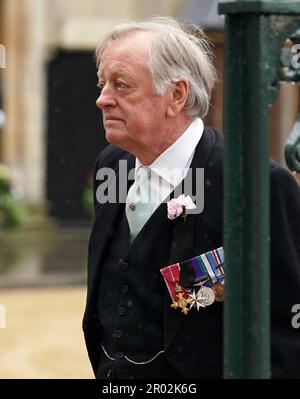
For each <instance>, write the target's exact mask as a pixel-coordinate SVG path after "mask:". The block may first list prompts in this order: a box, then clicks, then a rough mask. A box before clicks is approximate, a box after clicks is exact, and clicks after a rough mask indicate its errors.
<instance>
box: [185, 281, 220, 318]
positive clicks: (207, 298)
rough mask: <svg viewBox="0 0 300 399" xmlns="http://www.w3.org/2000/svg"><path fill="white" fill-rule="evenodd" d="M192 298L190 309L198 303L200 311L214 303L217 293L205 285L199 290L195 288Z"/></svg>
mask: <svg viewBox="0 0 300 399" xmlns="http://www.w3.org/2000/svg"><path fill="white" fill-rule="evenodd" d="M190 299H191V300H192V302H191V307H190V309H191V308H192V307H193V306H195V305H196V307H197V310H198V312H199V309H200V308H206V307H207V306H209V305H211V304H212V303H214V301H215V293H214V291H213V290H212V289H211V288H209V287H205V286H203V287H201V288H200V289H199V290H198V291H197V292H196V291H195V290H193V291H192V293H191V294H190Z"/></svg>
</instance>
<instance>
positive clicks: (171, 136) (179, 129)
mask: <svg viewBox="0 0 300 399" xmlns="http://www.w3.org/2000/svg"><path fill="white" fill-rule="evenodd" d="M192 121H193V118H191V117H185V118H183V119H182V120H181V121H178V123H176V124H174V125H173V126H172V128H169V129H166V130H165V132H164V133H163V134H162V135H161V137H162V140H161V141H160V142H159V143H154V144H153V146H151V147H148V148H147V149H146V150H145V151H141V152H140V153H139V154H134V155H135V156H136V157H137V158H138V159H139V160H140V162H141V163H142V164H143V165H150V164H151V163H152V162H154V161H155V159H156V158H158V157H159V156H160V154H162V153H163V152H164V151H165V150H166V149H167V148H169V147H171V145H172V144H173V143H175V141H176V140H178V138H179V137H180V136H182V134H183V133H184V132H185V131H186V129H187V128H188V127H189V125H190V124H191V122H192Z"/></svg>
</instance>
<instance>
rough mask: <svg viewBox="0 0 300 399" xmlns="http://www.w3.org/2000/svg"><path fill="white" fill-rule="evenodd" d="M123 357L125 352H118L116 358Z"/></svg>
mask: <svg viewBox="0 0 300 399" xmlns="http://www.w3.org/2000/svg"><path fill="white" fill-rule="evenodd" d="M123 357H124V353H123V352H117V353H116V358H117V359H123Z"/></svg>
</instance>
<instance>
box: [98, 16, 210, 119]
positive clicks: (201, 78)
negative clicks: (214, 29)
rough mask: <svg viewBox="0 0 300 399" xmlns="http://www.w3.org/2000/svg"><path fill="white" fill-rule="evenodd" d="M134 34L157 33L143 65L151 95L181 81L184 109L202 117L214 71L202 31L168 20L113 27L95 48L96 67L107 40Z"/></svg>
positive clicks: (161, 18) (207, 44)
mask: <svg viewBox="0 0 300 399" xmlns="http://www.w3.org/2000/svg"><path fill="white" fill-rule="evenodd" d="M134 31H149V32H155V33H156V32H157V33H158V34H157V35H156V36H155V37H154V39H153V41H152V42H151V44H152V45H151V49H150V56H149V61H148V63H147V67H148V70H149V73H150V76H151V79H152V86H153V92H154V94H156V95H163V94H164V93H165V92H166V90H167V89H168V88H169V87H170V86H171V85H172V84H174V83H175V82H177V81H178V80H179V79H180V78H181V79H182V78H185V79H187V80H188V82H189V93H188V97H187V100H186V104H185V109H186V111H187V113H188V115H190V116H192V117H195V116H200V117H204V116H205V115H206V114H207V111H208V108H209V102H210V97H211V91H212V89H213V86H214V83H215V80H216V71H215V68H214V66H213V62H212V51H211V45H210V43H209V42H208V41H207V39H206V37H205V35H204V32H203V30H202V29H200V28H199V27H197V26H194V25H185V24H182V23H180V22H178V21H177V20H175V19H173V18H170V17H153V18H150V19H149V20H147V21H142V22H128V23H122V24H120V25H117V26H115V27H114V28H113V29H112V30H111V31H110V32H109V33H108V34H107V36H106V37H105V38H104V40H103V41H102V43H100V45H99V46H98V48H97V50H96V62H97V66H98V67H99V64H100V60H101V55H102V53H103V51H104V50H105V48H106V47H107V46H108V45H109V43H110V42H111V41H113V40H115V39H117V38H119V37H120V36H122V35H124V34H126V33H128V32H134Z"/></svg>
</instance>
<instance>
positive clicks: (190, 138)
mask: <svg viewBox="0 0 300 399" xmlns="http://www.w3.org/2000/svg"><path fill="white" fill-rule="evenodd" d="M96 57H97V65H98V77H99V83H98V86H99V89H100V96H99V98H98V99H97V106H98V107H99V108H100V109H101V110H102V115H103V123H104V127H105V131H106V139H107V141H108V142H109V143H110V145H109V146H108V147H107V148H106V149H105V150H104V151H103V152H102V153H101V154H100V155H99V157H98V159H97V163H96V167H95V187H94V189H95V211H96V217H95V222H94V225H93V229H92V233H91V237H90V244H89V260H88V267H89V270H88V296H87V305H86V311H85V316H84V321H83V328H84V333H85V339H86V345H87V349H88V353H89V357H90V360H91V363H92V367H93V370H94V373H95V375H96V377H97V378H221V377H222V363H223V354H222V340H223V331H222V328H223V326H222V311H223V303H222V300H223V287H224V286H223V283H224V279H223V278H224V269H225V267H226V266H224V265H223V263H222V262H223V261H222V243H223V242H222V230H223V225H222V224H223V215H222V202H223V198H222V181H223V179H222V156H223V138H222V135H221V134H220V133H218V132H217V131H216V130H214V129H212V128H208V127H204V125H203V122H202V120H201V118H203V117H204V116H205V114H206V113H207V110H208V107H209V100H210V95H211V90H212V88H213V85H214V81H215V70H214V67H213V65H212V61H211V53H210V49H209V45H208V43H207V41H206V40H205V38H204V36H203V33H202V31H200V30H199V29H196V28H193V29H191V28H188V27H184V26H182V25H180V24H179V23H177V22H176V21H175V20H173V19H170V18H154V19H151V20H149V21H146V22H139V23H128V24H122V25H120V26H117V27H116V28H114V29H113V30H112V31H111V32H110V33H109V34H108V36H107V37H106V38H105V40H104V41H103V42H102V43H101V44H100V46H99V47H98V49H97V51H96ZM125 167H126V169H127V170H128V171H130V170H131V169H134V183H133V184H132V185H131V186H130V183H132V181H131V179H130V177H129V175H127V174H125V175H124V170H123V169H124V168H125ZM104 168H105V169H104ZM103 170H105V171H113V172H114V174H113V177H112V176H110V177H109V178H107V179H106V180H105V179H104V178H103V176H104V175H103V173H102V172H103ZM174 170H177V171H178V170H179V171H180V172H181V173H174ZM188 170H189V171H192V172H194V171H196V170H204V182H203V180H201V179H200V178H199V176H198V175H197V174H196V178H195V173H194V174H193V175H192V179H191V180H189V182H192V187H189V191H187V192H186V191H183V192H182V194H184V195H179V196H178V195H176V193H177V191H176V189H177V188H178V187H180V186H181V187H182V186H183V183H184V182H186V181H187V180H188V175H189V173H188ZM108 175H109V173H108ZM124 176H125V178H124ZM151 176H152V177H153V176H154V177H156V178H153V179H152V178H151ZM197 176H198V177H197ZM271 181H272V187H271V190H272V192H271V196H272V218H273V219H274V223H273V224H272V236H271V239H272V242H271V245H272V255H271V260H272V292H273V294H274V295H273V296H272V372H273V376H274V377H290V376H299V375H300V371H299V358H300V339H299V338H298V336H297V331H296V330H295V329H293V328H292V326H291V306H292V305H293V304H295V303H297V302H299V300H300V233H299V227H298V226H297V224H296V223H294V222H293V220H298V221H299V220H300V193H299V191H300V190H299V188H298V187H297V185H296V184H295V182H294V180H293V178H292V177H291V176H290V175H289V173H288V172H286V171H285V170H283V169H282V168H280V167H279V166H277V165H275V164H272V165H271ZM127 182H128V186H130V188H129V190H128V189H127ZM103 184H104V186H105V187H106V190H104V189H103ZM124 185H125V187H126V190H125V191H126V192H125V196H124V195H122V192H121V191H122V190H123V191H124ZM190 185H191V184H187V186H190ZM198 186H200V188H201V190H202V192H204V208H203V207H202V206H201V203H198V204H196V205H197V208H198V210H197V209H196V210H195V209H194V210H193V211H191V212H193V213H191V214H187V209H189V208H190V209H192V208H195V206H196V205H195V204H194V202H193V200H192V199H193V193H194V192H195V191H197V190H198V189H199V187H198ZM107 192H110V193H111V192H114V193H115V194H116V196H115V195H112V196H111V197H110V200H107V201H106V202H105V201H104V200H103V198H108V197H107ZM149 193H150V195H149ZM123 194H124V193H123ZM114 198H116V200H114ZM122 198H123V199H124V200H122ZM167 199H169V200H170V201H167ZM167 202H168V203H167ZM200 202H201V201H200ZM290 204H293V209H290V208H289V206H288V205H290ZM202 208H203V209H202ZM180 214H181V215H180ZM182 216H184V217H182ZM289 219H291V220H289ZM203 254H206V255H205V256H204V257H203V256H202V257H201V259H202V260H201V262H200V261H199V259H200V257H197V258H195V256H198V255H203ZM193 259H194V260H193ZM195 259H196V260H197V259H198V260H197V262H198V261H199V262H200V263H199V262H198V266H199V270H200V271H201V270H202V272H201V273H202V274H201V273H200V274H201V275H200V277H199V276H198V280H197V281H196V282H195V281H192V283H195V284H193V287H189V284H188V283H189V282H190V283H191V281H189V280H191V275H192V274H193V273H192V272H193V270H194V271H195V268H194V269H193V267H194V266H193V264H195V262H196V260H195ZM191 260H192V261H191ZM214 262H215V266H214ZM179 265H180V266H179ZM191 265H192V266H193V267H192V266H191ZM201 265H202V266H201ZM200 266H201V267H200ZM184 271H185V272H186V274H185V275H183V274H182V273H183V272H184ZM194 277H195V276H194ZM285 277H286V278H285ZM287 279H288V280H287ZM192 280H193V278H192ZM184 282H186V283H187V284H186V286H184ZM191 288H193V290H192V289H191ZM217 288H218V289H217ZM274 290H275V292H274ZM199 292H200V293H201V295H202V296H201V295H198V294H199ZM204 293H205V295H206V293H209V294H208V295H206V296H203V295H204Z"/></svg>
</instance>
